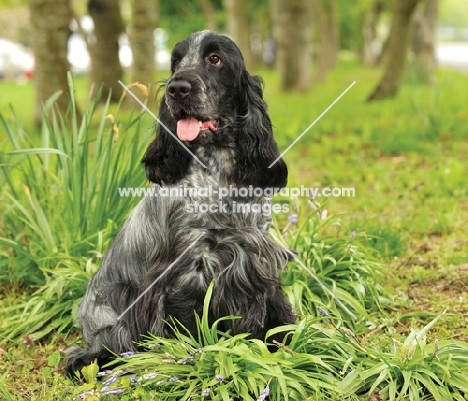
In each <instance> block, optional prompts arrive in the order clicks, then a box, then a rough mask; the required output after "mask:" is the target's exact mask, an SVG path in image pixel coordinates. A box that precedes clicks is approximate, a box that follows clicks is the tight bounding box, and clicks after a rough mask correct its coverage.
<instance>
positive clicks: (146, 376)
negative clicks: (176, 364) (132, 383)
mask: <svg viewBox="0 0 468 401" xmlns="http://www.w3.org/2000/svg"><path fill="white" fill-rule="evenodd" d="M157 375H158V374H157V373H155V372H151V373H146V374H145V375H143V379H145V380H151V379H154V378H155V377H156V376H157Z"/></svg>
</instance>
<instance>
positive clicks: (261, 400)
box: [257, 386, 270, 401]
mask: <svg viewBox="0 0 468 401" xmlns="http://www.w3.org/2000/svg"><path fill="white" fill-rule="evenodd" d="M268 394H270V387H268V386H266V387H265V388H264V389H263V391H262V394H260V397H258V398H257V401H264V400H265V398H267V397H268Z"/></svg>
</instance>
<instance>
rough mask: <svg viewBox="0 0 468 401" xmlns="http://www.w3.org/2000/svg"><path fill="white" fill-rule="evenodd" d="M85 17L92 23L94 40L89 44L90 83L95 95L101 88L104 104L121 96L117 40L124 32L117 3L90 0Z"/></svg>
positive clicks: (104, 0)
mask: <svg viewBox="0 0 468 401" xmlns="http://www.w3.org/2000/svg"><path fill="white" fill-rule="evenodd" d="M88 13H89V15H90V16H91V18H92V19H93V21H94V38H92V39H91V40H90V43H89V52H90V56H91V73H90V79H91V82H92V83H93V84H94V92H97V91H98V90H99V88H100V87H101V85H102V90H103V92H102V93H103V100H106V99H107V97H108V96H109V94H111V100H112V101H118V100H119V99H120V97H121V96H122V90H123V89H122V86H121V85H120V84H119V82H118V81H119V80H122V66H121V65H120V60H119V36H120V34H121V33H122V32H123V30H124V26H123V22H122V16H121V14H120V5H119V2H118V0H89V1H88Z"/></svg>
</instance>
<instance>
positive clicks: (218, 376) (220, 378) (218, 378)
mask: <svg viewBox="0 0 468 401" xmlns="http://www.w3.org/2000/svg"><path fill="white" fill-rule="evenodd" d="M215 379H216V380H218V381H219V382H222V381H223V380H224V377H223V376H221V375H216V376H215Z"/></svg>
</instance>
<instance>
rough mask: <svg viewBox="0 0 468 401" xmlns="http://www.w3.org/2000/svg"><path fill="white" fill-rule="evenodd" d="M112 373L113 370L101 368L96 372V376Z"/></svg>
mask: <svg viewBox="0 0 468 401" xmlns="http://www.w3.org/2000/svg"><path fill="white" fill-rule="evenodd" d="M112 373H114V371H113V370H103V371H102V372H98V374H97V376H108V375H111V374H112Z"/></svg>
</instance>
